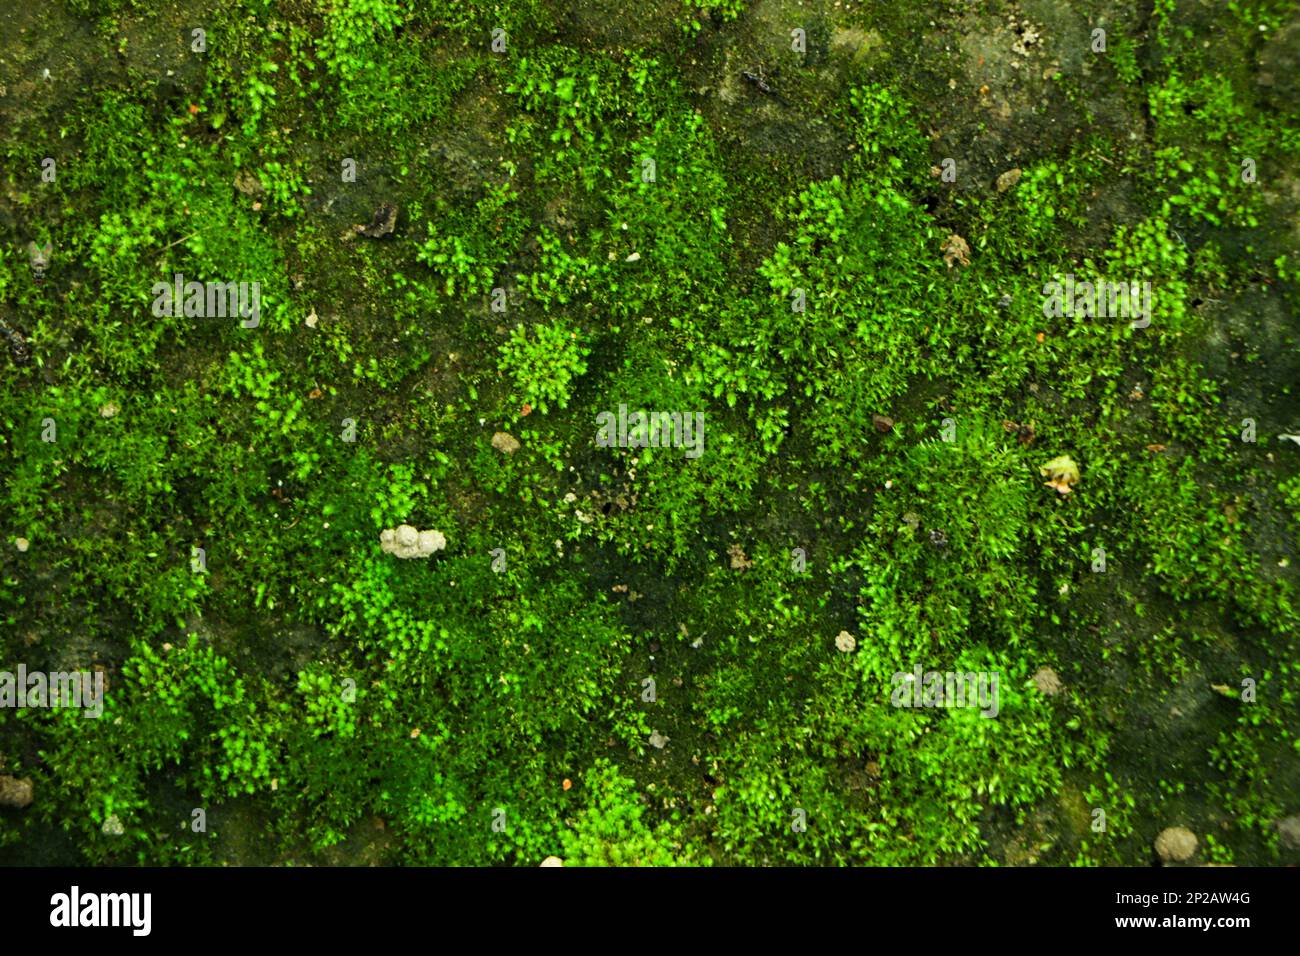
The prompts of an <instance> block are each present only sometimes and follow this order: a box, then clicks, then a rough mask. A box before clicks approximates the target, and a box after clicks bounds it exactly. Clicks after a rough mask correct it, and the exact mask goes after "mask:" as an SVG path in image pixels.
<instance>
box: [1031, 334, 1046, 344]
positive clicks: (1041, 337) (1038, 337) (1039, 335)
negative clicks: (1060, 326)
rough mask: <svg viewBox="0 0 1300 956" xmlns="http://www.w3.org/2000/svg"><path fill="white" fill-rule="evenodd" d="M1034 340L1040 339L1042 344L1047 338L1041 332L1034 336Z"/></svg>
mask: <svg viewBox="0 0 1300 956" xmlns="http://www.w3.org/2000/svg"><path fill="white" fill-rule="evenodd" d="M1034 338H1036V339H1038V341H1040V342H1041V341H1043V339H1045V338H1047V336H1046V335H1044V334H1043V333H1042V332H1039V333H1038V334H1037V335H1036V336H1034Z"/></svg>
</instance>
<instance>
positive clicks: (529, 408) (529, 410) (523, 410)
mask: <svg viewBox="0 0 1300 956" xmlns="http://www.w3.org/2000/svg"><path fill="white" fill-rule="evenodd" d="M532 413H533V406H531V405H529V404H528V403H527V402H524V407H523V408H521V409H519V414H520V415H524V416H528V415H531V414H532Z"/></svg>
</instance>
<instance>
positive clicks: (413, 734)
mask: <svg viewBox="0 0 1300 956" xmlns="http://www.w3.org/2000/svg"><path fill="white" fill-rule="evenodd" d="M418 736H420V728H419V727H416V728H415V729H414V730H412V731H411V739H412V740H414V739H415V738H416V737H418Z"/></svg>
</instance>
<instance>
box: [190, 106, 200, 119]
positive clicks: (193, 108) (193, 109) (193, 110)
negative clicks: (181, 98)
mask: <svg viewBox="0 0 1300 956" xmlns="http://www.w3.org/2000/svg"><path fill="white" fill-rule="evenodd" d="M190 115H191V116H198V115H199V108H198V107H197V106H195V105H194V104H193V103H191V104H190Z"/></svg>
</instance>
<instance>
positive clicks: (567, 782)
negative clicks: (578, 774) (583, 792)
mask: <svg viewBox="0 0 1300 956" xmlns="http://www.w3.org/2000/svg"><path fill="white" fill-rule="evenodd" d="M562 786H563V787H564V789H565V790H568V789H569V788H570V787H572V786H573V781H572V780H570V779H569V778H568V777H565V778H564V783H563V784H562Z"/></svg>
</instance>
